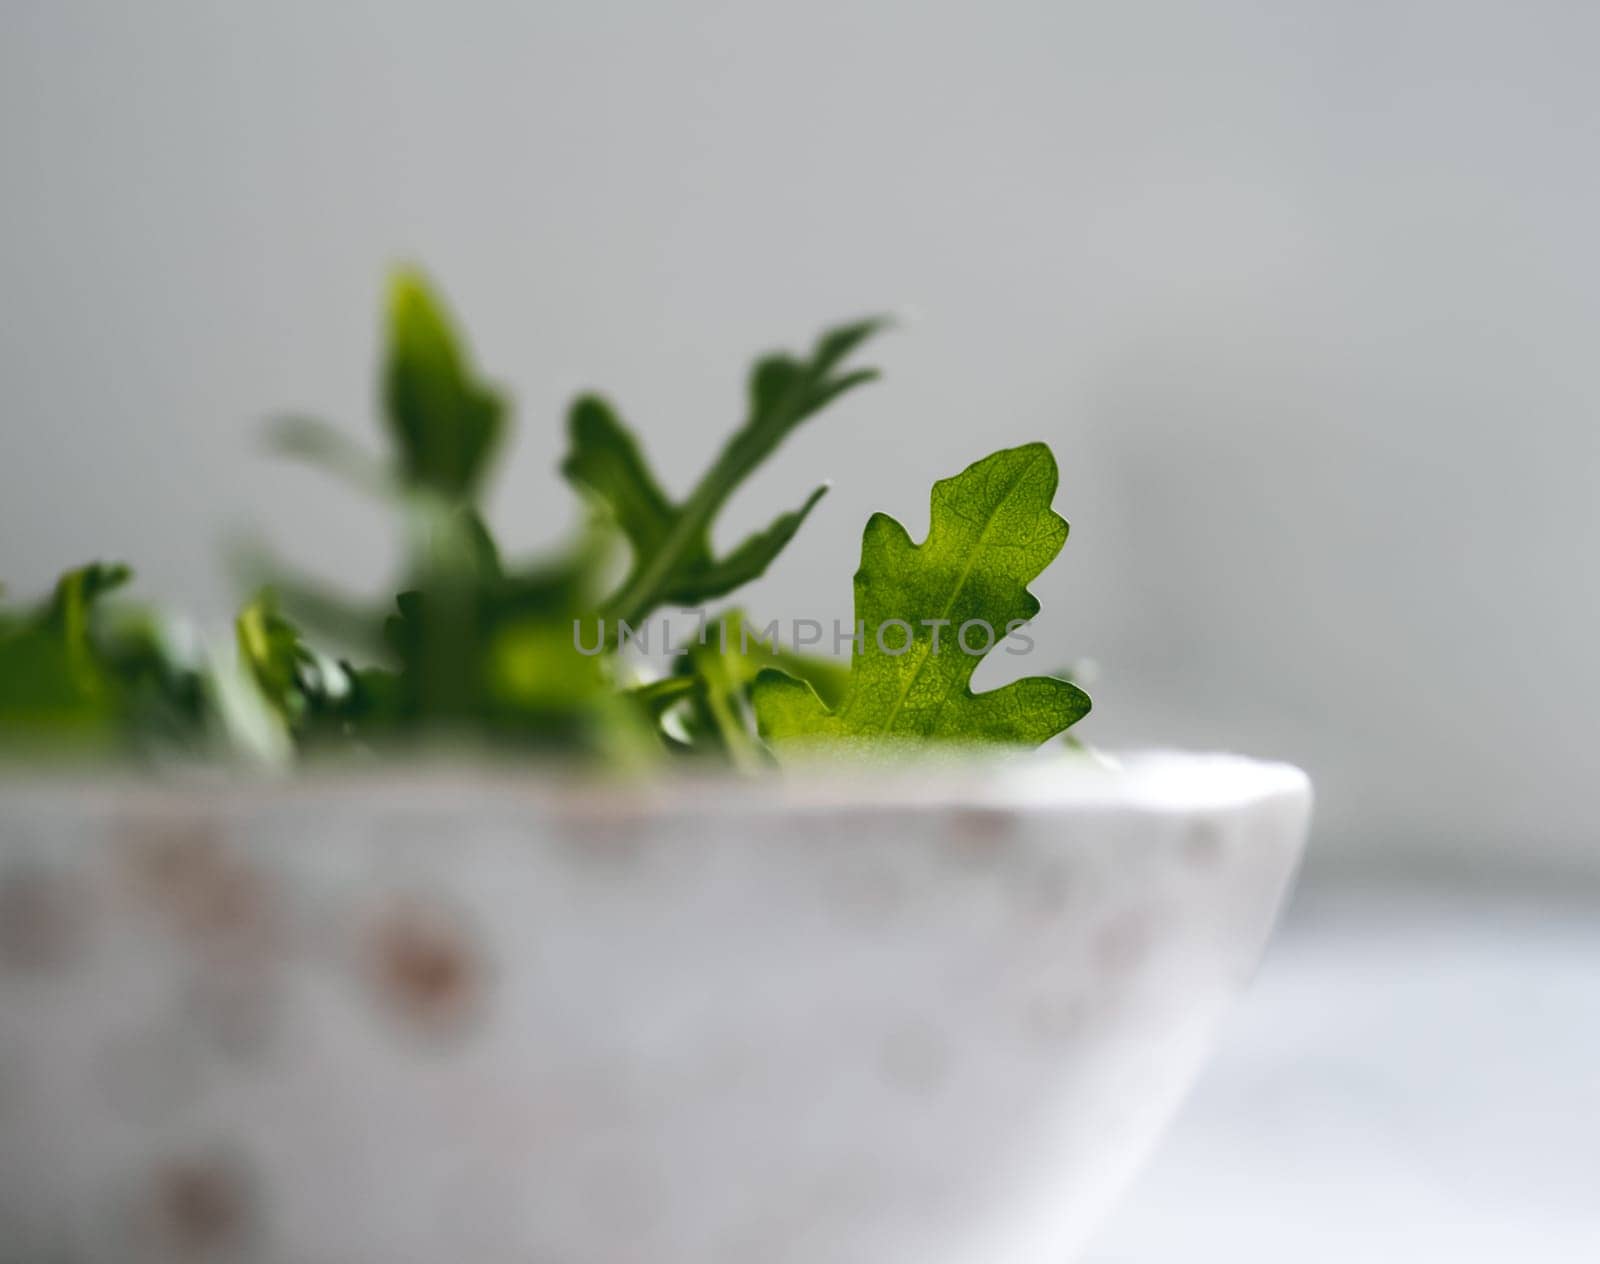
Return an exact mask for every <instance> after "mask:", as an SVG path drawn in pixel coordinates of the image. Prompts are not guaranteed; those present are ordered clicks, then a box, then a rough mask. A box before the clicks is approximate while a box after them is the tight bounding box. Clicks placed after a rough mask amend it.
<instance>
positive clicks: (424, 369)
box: [301, 270, 506, 498]
mask: <svg viewBox="0 0 1600 1264" xmlns="http://www.w3.org/2000/svg"><path fill="white" fill-rule="evenodd" d="M388 337H389V346H388V362H387V364H386V365H385V367H384V379H383V385H384V406H385V412H386V413H387V416H388V421H389V426H390V429H391V430H392V431H393V432H394V437H395V440H396V442H397V443H398V445H399V448H400V458H401V468H402V469H403V471H404V473H405V475H406V477H407V479H408V480H409V481H410V482H412V483H414V484H416V485H418V486H422V487H427V488H430V489H431V490H433V491H436V492H438V493H440V494H442V495H444V496H446V497H450V498H464V497H469V496H471V495H472V494H473V493H475V492H476V490H477V487H478V485H479V483H480V482H481V481H482V477H483V474H484V472H485V470H486V468H487V466H488V463H489V459H490V457H491V456H493V454H494V450H495V447H496V445H497V444H498V442H499V439H500V436H501V431H502V430H503V429H504V424H505V411H506V406H505V401H504V400H503V399H502V397H501V395H500V393H499V392H498V391H497V390H495V389H494V388H493V387H492V386H489V385H488V384H487V383H484V382H482V381H480V380H479V379H478V378H477V377H476V376H475V375H474V374H473V372H472V370H471V368H470V367H469V365H468V363H467V358H466V354H465V352H464V351H463V349H462V347H461V344H460V340H459V339H458V338H457V336H456V333H455V329H454V326H453V325H452V323H451V321H450V318H449V316H448V315H447V314H446V312H445V308H444V305H443V303H442V302H441V301H440V300H439V299H438V298H437V297H435V295H434V294H433V292H432V290H431V289H430V288H429V286H428V284H427V282H426V280H424V278H423V277H422V275H421V274H420V273H418V272H415V271H409V270H402V271H400V272H398V273H396V274H395V276H394V278H393V280H392V281H391V283H390V287H389V335H388ZM301 438H302V440H303V441H304V442H308V443H309V442H311V441H312V438H311V436H309V435H308V434H307V432H306V431H305V430H304V428H303V427H302V431H301ZM342 451H343V450H342V449H335V454H336V455H340V456H342Z"/></svg>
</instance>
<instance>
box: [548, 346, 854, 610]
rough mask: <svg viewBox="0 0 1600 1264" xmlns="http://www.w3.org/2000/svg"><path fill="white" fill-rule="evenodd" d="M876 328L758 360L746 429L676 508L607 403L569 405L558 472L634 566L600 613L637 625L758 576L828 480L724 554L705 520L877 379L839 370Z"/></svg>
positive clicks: (593, 399) (585, 400) (590, 400)
mask: <svg viewBox="0 0 1600 1264" xmlns="http://www.w3.org/2000/svg"><path fill="white" fill-rule="evenodd" d="M883 324H884V322H883V321H882V320H877V319H874V320H863V321H858V322H856V323H854V324H850V325H844V326H841V327H839V328H837V329H833V330H830V331H829V332H827V333H825V334H823V335H822V337H821V338H820V339H818V341H817V344H816V346H815V347H814V348H813V350H812V352H811V355H810V356H809V357H808V358H806V359H798V358H796V357H794V356H790V355H785V354H777V355H770V356H767V357H765V358H763V359H762V360H760V361H758V362H757V364H756V366H755V368H754V369H753V370H752V372H751V375H750V383H749V411H748V415H747V417H746V420H745V422H744V425H743V426H741V427H740V429H739V430H738V431H737V432H736V433H735V434H734V435H733V437H732V438H731V439H729V441H728V443H727V445H726V446H725V447H724V448H723V450H722V452H721V454H720V455H719V456H718V457H717V460H716V462H715V463H714V464H713V465H712V466H711V468H710V469H709V470H707V471H706V473H705V475H704V477H702V478H701V480H700V482H699V483H698V484H697V485H696V486H695V488H694V490H693V491H692V492H691V493H690V494H689V497H688V499H687V500H685V501H683V502H682V503H681V504H674V503H673V502H672V501H671V500H669V499H668V497H667V495H666V494H665V493H664V492H663V491H662V490H661V487H660V485H659V484H658V483H657V482H656V480H655V478H654V476H653V475H652V474H651V473H650V470H649V467H648V466H647V464H646V463H645V460H644V456H643V454H642V453H641V452H640V451H639V446H638V444H637V442H636V441H635V440H634V438H633V436H632V435H631V434H630V433H629V432H628V429H627V428H626V427H625V426H624V425H623V424H622V422H621V421H620V420H619V419H618V417H617V415H616V413H615V411H614V410H613V409H612V408H611V406H610V405H609V404H608V403H606V402H605V401H604V400H603V399H600V398H599V397H598V396H594V395H586V396H584V397H582V398H580V399H579V400H578V401H577V402H576V403H575V404H574V405H573V407H572V411H571V413H570V416H569V421H568V429H569V435H570V440H571V447H570V450H569V452H568V455H567V457H566V460H565V461H563V462H562V466H561V472H562V473H563V474H564V475H566V477H567V479H568V480H569V481H570V482H572V483H573V484H574V485H575V486H577V487H578V488H580V489H581V490H584V491H587V492H588V493H590V494H591V495H593V496H594V497H595V498H596V499H598V500H599V501H600V502H601V503H602V504H603V505H604V506H605V507H606V508H607V509H608V510H609V511H610V512H611V514H612V515H613V517H614V518H615V520H616V522H617V525H618V526H619V527H620V529H621V530H622V532H623V534H624V535H625V536H626V537H627V539H628V542H629V545H630V546H631V548H632V550H633V566H632V569H631V570H630V571H629V573H628V575H627V578H626V579H624V580H623V582H622V585H621V587H620V588H619V589H618V590H617V592H616V593H615V594H614V595H613V596H612V597H611V598H610V599H609V600H608V601H607V602H606V603H605V606H604V607H603V610H602V614H603V615H604V617H606V618H607V619H610V620H613V621H615V620H621V621H623V622H626V623H628V624H629V625H631V626H637V625H638V624H639V623H640V622H642V621H643V620H644V619H645V618H646V617H647V616H648V615H649V614H650V613H651V612H652V611H654V610H655V609H656V608H658V607H659V606H662V605H669V604H670V605H684V606H687V605H695V604H697V603H699V602H703V601H709V600H712V599H713V598H716V597H720V596H723V595H724V594H726V593H728V592H731V591H732V590H733V589H735V588H737V587H739V586H740V585H741V584H745V583H748V582H749V581H750V580H753V579H755V578H757V577H758V576H760V575H761V574H762V573H763V572H765V570H766V569H767V567H768V566H769V565H770V564H771V562H772V560H773V558H775V557H776V556H777V555H778V553H779V552H781V551H782V549H783V547H784V546H785V545H786V544H788V542H789V541H790V540H791V539H792V538H793V537H794V534H795V532H796V531H798V530H799V529H800V524H801V523H802V522H804V521H805V518H806V515H807V514H809V513H810V512H811V510H812V509H813V508H814V507H815V506H816V503H817V501H818V500H820V499H821V498H822V496H823V494H824V493H825V492H826V491H827V487H826V486H825V485H824V486H823V487H819V488H817V489H816V490H815V491H814V492H812V493H811V495H810V496H809V497H807V498H806V500H805V502H804V503H803V504H801V505H800V506H799V507H798V508H796V509H793V510H791V511H789V512H788V513H785V514H781V515H779V517H778V518H776V519H775V520H774V521H773V522H772V523H771V524H770V525H769V526H767V527H766V528H765V529H764V530H761V531H758V532H756V533H755V534H754V535H752V536H750V537H749V538H748V539H746V540H745V541H744V542H743V543H742V544H740V545H739V546H738V547H737V548H735V549H734V550H733V551H732V552H731V553H728V554H727V555H726V556H724V557H721V558H718V557H716V556H715V554H714V551H713V549H712V544H711V525H712V522H713V520H714V519H715V518H716V516H717V513H718V512H719V511H720V510H721V508H722V506H723V505H724V504H726V503H727V500H728V498H729V497H730V496H732V495H733V493H734V492H735V491H736V490H737V489H738V487H739V485H740V484H741V483H743V482H744V480H745V479H746V478H748V477H749V476H750V474H751V473H752V472H753V471H754V470H755V469H756V468H757V467H758V466H759V465H760V464H761V463H762V462H763V461H764V460H766V458H767V457H769V456H770V455H771V454H772V453H773V452H774V451H775V450H776V449H777V447H778V445H779V444H780V443H782V442H783V440H784V439H785V438H786V437H788V435H789V434H790V433H791V432H792V431H793V430H794V429H795V428H796V427H797V426H799V425H800V424H801V423H802V422H803V421H805V420H806V419H807V418H808V417H811V416H814V415H815V414H816V413H817V412H819V411H821V410H822V409H823V408H825V407H827V405H828V404H830V403H832V402H833V401H834V400H835V399H837V398H839V396H841V395H843V394H844V393H845V392H846V391H849V390H852V389H854V388H855V387H857V386H860V385H862V384H863V383H865V382H870V381H872V380H873V379H874V378H876V377H877V372H876V370H873V369H856V370H853V371H847V372H846V371H841V366H842V365H843V363H844V361H845V360H847V359H848V358H849V357H850V355H851V354H852V353H853V352H854V351H855V350H856V349H857V348H858V347H860V345H861V344H862V343H863V342H865V341H866V340H867V339H868V338H870V337H871V336H872V335H873V334H874V333H876V332H877V331H878V330H879V329H881V328H882V327H883Z"/></svg>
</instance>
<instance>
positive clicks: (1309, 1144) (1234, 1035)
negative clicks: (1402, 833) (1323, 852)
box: [1086, 885, 1600, 1264]
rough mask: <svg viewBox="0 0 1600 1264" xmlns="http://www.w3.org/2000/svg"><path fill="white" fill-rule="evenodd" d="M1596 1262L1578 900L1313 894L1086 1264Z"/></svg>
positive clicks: (1594, 946)
mask: <svg viewBox="0 0 1600 1264" xmlns="http://www.w3.org/2000/svg"><path fill="white" fill-rule="evenodd" d="M1595 1260H1600V893H1594V892H1590V893H1588V894H1587V895H1585V894H1584V893H1582V892H1577V893H1566V894H1558V893H1544V894H1541V893H1539V892H1537V891H1511V892H1505V891H1501V892H1498V893H1494V892H1461V891H1457V892H1450V891H1430V890H1428V889H1427V888H1425V887H1421V886H1413V887H1404V888H1398V889H1395V890H1389V891H1384V890H1381V889H1377V888H1361V887H1349V886H1344V887H1339V886H1330V885H1322V886H1314V887H1311V888H1309V889H1308V890H1307V891H1306V892H1305V894H1304V898H1303V899H1301V900H1299V901H1297V903H1296V906H1295V908H1294V910H1293V911H1292V912H1291V914H1290V916H1289V919H1288V922H1287V924H1286V926H1285V927H1284V928H1283V929H1282V931H1281V932H1280V937H1279V938H1278V939H1277V941H1276V942H1275V944H1274V946H1273V949H1272V951H1271V952H1270V953H1269V955H1268V959H1267V963H1266V965H1265V967H1264V969H1263V971H1262V974H1261V977H1260V979H1259V980H1258V983H1257V985H1256V987H1255V988H1254V989H1253V991H1252V992H1251V993H1250V994H1249V995H1248V997H1247V998H1246V1000H1245V1002H1244V1003H1242V1004H1241V1005H1240V1007H1239V1008H1238V1009H1237V1010H1235V1012H1234V1014H1233V1017H1232V1021H1230V1022H1229V1023H1228V1024H1227V1027H1226V1034H1225V1036H1224V1039H1223V1043H1222V1046H1221V1049H1220V1050H1219V1053H1218V1056H1217V1058H1216V1059H1215V1060H1214V1061H1213V1063H1212V1064H1211V1067H1210V1069H1209V1070H1208V1071H1207V1073H1206V1074H1205V1075H1204V1076H1203V1077H1202V1080H1201V1082H1200V1085H1199V1087H1198V1088H1197V1089H1196V1091H1195V1094H1194V1096H1193V1097H1192V1098H1191V1099H1190V1101H1189V1104H1188V1105H1187V1106H1186V1107H1185V1109H1184V1111H1183V1112H1182V1114H1181V1115H1180V1116H1179V1120H1178V1123H1177V1125H1176V1127H1175V1128H1174V1131H1173V1132H1172V1133H1171V1134H1170V1136H1169V1138H1168V1140H1167V1142H1166V1143H1165V1144H1164V1146H1163V1149H1162V1150H1161V1152H1160V1154H1159V1157H1158V1158H1157V1160H1156V1161H1155V1163H1154V1165H1153V1166H1152V1167H1151V1168H1150V1169H1148V1170H1147V1171H1146V1173H1145V1174H1144V1175H1143V1176H1142V1177H1141V1178H1140V1180H1139V1182H1138V1183H1137V1184H1136V1185H1135V1186H1134V1188H1133V1190H1132V1191H1131V1194H1130V1196H1129V1197H1128V1198H1127V1199H1126V1200H1125V1201H1124V1203H1123V1204H1122V1205H1121V1207H1120V1208H1119V1210H1118V1211H1117V1213H1116V1214H1115V1216H1114V1218H1113V1220H1112V1221H1111V1223H1110V1224H1109V1225H1108V1227H1107V1228H1106V1229H1105V1230H1104V1231H1103V1232H1102V1233H1101V1235H1100V1236H1099V1237H1098V1239H1097V1240H1096V1243H1095V1246H1094V1248H1093V1249H1092V1250H1091V1251H1090V1252H1089V1254H1088V1256H1087V1259H1086V1264H1211V1262H1213V1261H1215V1262H1216V1264H1285V1262H1286V1261H1292V1262H1293V1264H1355V1262H1357V1261H1359V1262H1361V1264H1509V1262H1511V1261H1517V1262H1521V1264H1593V1262H1594V1261H1595Z"/></svg>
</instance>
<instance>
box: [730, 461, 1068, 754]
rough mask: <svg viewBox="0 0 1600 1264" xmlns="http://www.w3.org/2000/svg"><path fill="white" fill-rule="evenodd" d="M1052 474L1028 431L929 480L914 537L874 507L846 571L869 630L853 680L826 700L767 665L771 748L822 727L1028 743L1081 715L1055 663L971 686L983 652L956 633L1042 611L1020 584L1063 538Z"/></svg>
mask: <svg viewBox="0 0 1600 1264" xmlns="http://www.w3.org/2000/svg"><path fill="white" fill-rule="evenodd" d="M1056 483H1057V473H1056V463H1055V458H1054V457H1052V456H1051V454H1050V449H1049V448H1047V447H1046V446H1045V445H1044V444H1042V443H1033V444H1028V445H1026V446H1024V447H1020V448H1010V449H1006V450H1003V451H1000V452H996V453H994V454H993V455H992V456H988V457H985V458H984V459H983V460H981V461H978V462H976V463H975V464H973V465H971V466H969V467H968V468H967V469H965V470H963V471H962V472H961V473H960V474H957V475H956V476H955V477H954V478H947V479H944V480H942V481H940V482H938V483H935V484H934V487H933V496H932V510H931V514H930V519H929V529H928V538H927V539H926V540H925V541H924V542H923V543H922V544H920V545H919V544H913V543H912V541H911V537H910V536H909V535H907V534H906V530H905V528H904V527H902V526H901V525H900V524H899V523H898V522H896V521H895V520H894V519H893V518H891V517H889V516H888V515H887V514H881V513H879V514H874V515H873V516H872V517H871V518H870V519H869V520H868V522H867V527H866V531H865V532H864V534H863V536H862V542H861V566H860V569H859V570H857V572H856V576H855V612H856V619H857V621H858V623H859V624H861V625H863V627H864V630H865V636H864V637H863V645H862V648H861V651H860V653H859V654H858V655H857V656H856V658H855V659H854V660H853V663H852V672H851V678H850V686H849V688H848V689H847V690H846V692H845V694H844V696H843V697H842V698H841V699H840V700H839V701H838V702H837V704H835V705H833V706H831V707H830V706H829V705H828V704H827V703H826V702H825V701H824V700H823V699H822V698H821V697H819V696H818V693H817V691H816V690H815V689H814V688H813V687H812V686H811V685H810V684H808V683H806V682H805V681H804V680H799V679H796V678H795V677H794V676H792V675H790V674H787V673H785V672H784V671H782V670H780V669H775V668H767V669H764V670H763V671H762V672H761V673H760V675H759V676H758V677H757V679H756V681H755V685H754V688H753V695H752V696H753V700H754V705H755V711H756V716H757V719H758V721H759V726H760V732H761V735H762V737H763V738H764V739H765V740H766V741H767V742H768V743H769V744H770V745H772V746H773V747H775V748H776V749H777V750H778V751H779V752H780V753H782V752H784V751H785V750H790V749H795V748H799V747H803V746H805V745H808V744H809V745H815V744H817V743H818V742H830V741H832V742H837V741H845V742H850V743H854V744H856V745H863V744H868V743H874V744H893V743H896V742H905V741H917V742H928V741H933V742H958V743H968V744H977V745H992V744H1005V745H1018V746H1037V745H1038V744H1040V743H1041V742H1044V741H1046V740H1048V739H1049V738H1051V737H1053V736H1055V735H1056V734H1057V733H1060V732H1062V731H1063V730H1065V729H1066V728H1068V727H1069V726H1071V725H1072V724H1074V723H1075V722H1076V721H1078V720H1079V719H1081V718H1082V717H1083V716H1084V715H1086V714H1087V713H1088V711H1089V697H1088V695H1087V694H1085V693H1084V692H1083V690H1081V689H1079V688H1078V687H1077V686H1076V685H1074V684H1071V683H1070V682H1068V681H1065V680H1057V679H1056V678H1054V677H1051V676H1030V677H1026V678H1024V679H1022V680H1018V681H1014V682H1013V683H1011V684H1008V685H1005V686H1003V687H1001V688H999V689H994V690H990V691H989V692H987V693H981V694H974V693H973V692H972V689H971V683H970V682H971V679H972V674H973V672H974V671H975V670H976V668H977V665H978V662H979V659H980V658H981V657H982V654H979V653H972V652H968V651H967V650H966V649H965V648H964V647H963V645H962V642H961V639H960V638H961V637H962V636H963V634H964V633H963V629H964V627H965V625H968V624H969V623H973V624H975V625H979V631H980V633H982V627H983V626H986V627H987V628H988V629H989V631H988V632H987V633H982V642H983V646H982V648H983V651H984V652H985V653H986V652H988V650H989V649H990V648H991V647H992V646H993V645H994V644H996V643H998V640H999V639H1001V638H1003V637H1004V636H1006V635H1007V633H1008V632H1009V631H1011V630H1012V629H1014V628H1015V627H1018V626H1020V625H1021V624H1023V623H1025V622H1027V621H1028V620H1030V619H1032V618H1033V616H1034V615H1035V614H1037V613H1038V610H1039V603H1038V600H1037V599H1036V598H1035V597H1034V596H1033V594H1032V593H1030V592H1029V591H1028V589H1027V587H1026V585H1027V584H1028V582H1029V581H1030V580H1032V579H1034V578H1036V577H1037V576H1038V575H1039V573H1040V572H1041V571H1043V570H1044V568H1045V567H1046V566H1048V565H1049V564H1050V562H1051V561H1052V560H1053V559H1054V558H1055V556H1056V554H1057V553H1059V552H1060V551H1061V546H1062V545H1063V544H1064V543H1065V542H1066V538H1067V524H1066V521H1065V520H1064V519H1062V518H1061V517H1060V516H1059V515H1058V514H1056V513H1055V512H1054V511H1053V510H1052V509H1051V508H1050V502H1051V500H1052V498H1053V497H1054V496H1055V491H1056ZM974 639H975V638H973V637H968V641H969V642H972V641H973V640H974ZM902 645H903V646H904V648H903V649H901V648H897V647H899V646H902ZM886 647H887V648H886ZM974 648H976V646H974Z"/></svg>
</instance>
